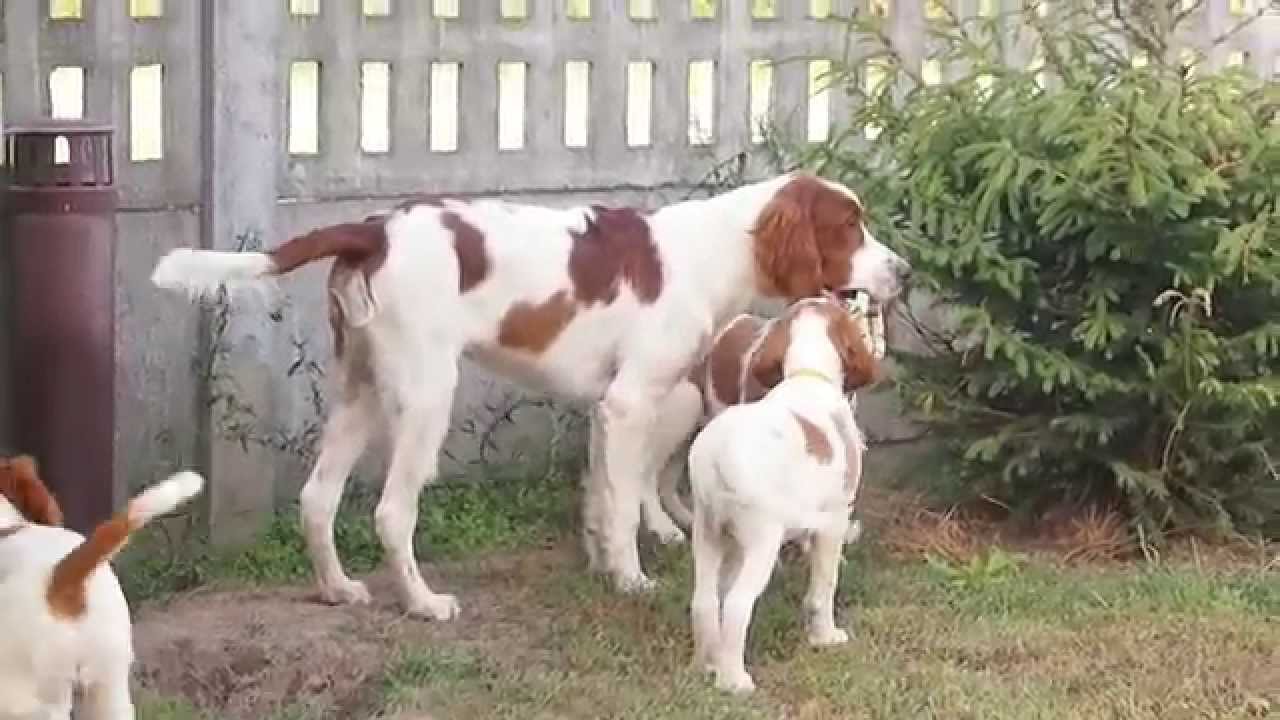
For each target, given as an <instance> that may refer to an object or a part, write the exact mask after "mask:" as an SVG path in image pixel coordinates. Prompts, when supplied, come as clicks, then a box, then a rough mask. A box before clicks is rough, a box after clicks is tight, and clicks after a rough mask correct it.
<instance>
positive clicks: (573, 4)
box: [564, 0, 591, 20]
mask: <svg viewBox="0 0 1280 720" xmlns="http://www.w3.org/2000/svg"><path fill="white" fill-rule="evenodd" d="M564 14H565V15H566V16H567V17H568V18H569V19H570V20H590V19H591V0H564Z"/></svg>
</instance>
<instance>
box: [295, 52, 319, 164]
mask: <svg viewBox="0 0 1280 720" xmlns="http://www.w3.org/2000/svg"><path fill="white" fill-rule="evenodd" d="M319 152H320V63H318V62H316V61H315V60H297V61H294V62H292V63H290V64H289V154H290V155H315V154H317V153H319Z"/></svg>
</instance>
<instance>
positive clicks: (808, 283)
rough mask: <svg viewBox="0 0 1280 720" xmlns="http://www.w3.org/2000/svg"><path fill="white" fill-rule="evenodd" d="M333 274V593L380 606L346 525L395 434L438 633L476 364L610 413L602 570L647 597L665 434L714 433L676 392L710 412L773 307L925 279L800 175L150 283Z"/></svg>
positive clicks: (433, 218) (325, 449)
mask: <svg viewBox="0 0 1280 720" xmlns="http://www.w3.org/2000/svg"><path fill="white" fill-rule="evenodd" d="M330 258H332V259H333V260H334V261H335V262H334V264H333V269H332V271H331V273H330V276H329V313H330V320H331V324H332V330H333V335H334V352H335V355H336V357H337V363H336V368H335V369H334V372H333V373H332V375H333V377H334V378H335V379H336V388H335V392H334V393H333V405H332V407H333V410H332V412H331V414H330V416H329V418H328V421H327V423H326V426H325V430H324V435H323V437H322V439H321V441H320V447H319V455H318V458H317V460H316V464H315V467H314V468H313V469H312V471H311V477H310V478H309V479H308V480H307V483H306V486H305V487H304V488H303V490H302V497H301V506H302V508H301V509H302V521H303V529H304V532H305V535H306V540H307V549H308V551H309V552H310V555H311V561H312V564H313V566H314V568H315V571H316V575H317V579H318V581H319V585H320V594H321V597H323V598H324V599H326V600H328V601H330V602H335V603H364V602H368V601H369V592H368V590H367V589H366V588H365V586H364V584H362V583H360V582H359V581H356V580H352V579H351V578H349V577H348V576H347V574H346V573H345V572H344V571H343V568H342V564H341V562H340V561H339V559H338V554H337V550H336V548H335V547H334V544H333V521H334V515H335V513H336V512H337V509H338V502H339V500H340V498H341V497H342V489H343V486H344V485H345V483H346V481H347V476H348V474H349V473H350V471H351V468H352V467H353V465H354V464H355V462H356V460H357V459H358V458H359V457H360V455H361V454H362V453H363V452H364V450H365V449H366V447H367V446H368V444H369V443H370V441H372V440H373V439H374V438H375V437H376V434H378V433H382V432H387V433H388V434H389V436H390V439H391V463H390V466H389V469H388V472H387V479H386V483H385V485H384V487H383V490H382V498H381V500H380V501H379V503H378V507H377V510H376V511H375V521H376V523H375V524H376V526H377V531H378V535H379V537H380V539H381V540H382V543H383V546H384V547H385V548H386V550H387V559H388V562H389V563H390V564H391V566H392V568H393V570H394V574H395V578H396V581H397V582H396V586H397V589H398V591H399V593H400V599H401V602H402V603H403V605H404V606H405V608H406V609H407V611H408V612H409V614H411V615H417V616H422V617H432V618H436V619H441V620H447V619H449V618H452V617H454V616H455V615H456V614H457V613H458V610H459V606H458V602H457V600H456V599H455V598H454V597H453V596H452V595H448V594H443V593H437V592H434V591H432V589H431V588H430V587H428V586H427V584H426V582H425V581H424V580H423V578H422V575H421V573H420V571H419V568H418V563H417V560H416V558H415V556H414V548H413V530H414V525H415V523H416V521H417V516H418V496H419V494H420V492H421V490H422V487H423V485H424V483H427V482H430V481H431V480H432V479H433V478H434V477H435V476H436V472H437V457H438V454H439V450H440V446H441V442H442V441H443V440H444V437H445V433H446V431H447V430H448V427H449V413H450V407H451V405H452V403H453V396H454V391H455V389H456V387H457V384H458V361H459V358H461V357H464V356H465V357H469V358H471V359H473V360H475V361H476V362H477V363H479V364H481V365H483V366H485V367H488V368H489V369H491V370H494V371H496V372H498V373H500V374H503V375H505V376H506V377H507V378H509V379H512V380H514V381H516V382H519V383H521V384H524V385H526V386H528V387H531V388H536V389H541V390H546V391H550V392H553V393H555V394H557V395H559V396H561V397H568V398H574V399H578V400H584V401H586V402H589V403H591V404H592V406H593V412H592V421H591V431H590V434H591V438H590V446H589V451H588V463H589V468H590V469H589V471H588V473H587V477H588V478H589V479H590V480H591V481H590V482H588V484H587V487H586V489H585V494H584V499H583V528H584V540H585V545H586V550H587V557H588V561H589V562H590V563H591V565H592V567H594V568H596V569H598V570H603V571H606V572H608V573H609V575H610V576H611V577H612V578H613V580H614V584H615V585H616V586H617V587H618V588H621V589H624V590H643V589H647V588H649V587H651V586H652V581H650V580H649V578H648V577H646V576H645V574H644V572H643V571H642V569H641V566H640V556H639V553H638V551H637V545H636V542H637V537H636V536H637V532H638V530H639V522H640V505H641V496H642V488H643V487H644V481H645V479H646V478H648V477H652V474H653V473H655V472H656V471H657V469H658V467H657V463H658V462H659V461H660V460H661V459H665V458H666V457H667V456H668V454H669V452H658V451H657V450H656V449H655V448H654V441H653V434H654V430H655V428H656V427H658V426H659V425H663V426H666V425H670V424H672V423H673V422H676V421H679V422H688V423H689V424H688V425H687V426H686V427H685V428H683V429H682V430H681V431H680V433H679V435H681V436H684V435H687V434H688V433H689V432H691V431H692V430H693V427H694V425H693V423H694V422H696V420H697V417H696V415H695V416H693V417H692V418H679V419H673V418H667V417H659V416H658V414H657V409H658V408H659V407H661V406H662V405H663V403H664V401H665V399H666V398H667V397H668V396H669V395H671V394H672V393H674V392H679V393H681V394H682V395H685V396H689V395H692V396H695V397H696V394H697V389H696V388H694V387H693V386H692V384H691V383H689V382H688V380H687V377H688V372H689V369H690V368H691V367H692V366H693V365H694V364H695V363H696V362H697V359H698V357H699V356H700V355H701V353H703V352H705V349H706V347H707V346H708V345H709V344H710V342H711V336H712V333H713V332H714V331H715V329H716V328H718V327H720V326H721V325H722V324H723V323H724V322H725V321H726V320H728V319H729V318H731V317H733V316H734V315H736V314H737V313H739V312H742V311H743V310H745V309H746V308H747V306H748V305H749V304H750V302H751V301H752V300H753V299H755V298H759V297H772V298H784V299H787V300H795V299H798V298H802V297H812V296H816V295H819V294H821V293H823V292H832V291H834V292H851V291H853V290H864V291H866V292H868V293H869V294H870V295H871V296H872V297H874V298H875V299H877V300H881V301H884V300H888V299H891V298H892V297H894V296H896V295H897V294H898V293H899V292H900V291H901V290H902V287H903V283H904V282H905V280H906V277H907V275H908V273H909V271H910V266H909V265H908V264H907V262H906V261H905V260H903V259H902V258H900V257H899V256H898V255H896V254H894V253H893V252H892V251H891V250H889V249H888V248H887V247H885V246H884V245H883V244H882V243H880V242H878V241H877V240H876V239H875V237H873V236H872V234H871V233H870V232H869V231H868V230H867V228H866V225H865V223H864V222H863V208H862V204H861V202H860V201H859V200H858V198H857V197H856V196H855V195H854V194H853V192H852V191H850V190H849V189H848V188H846V187H844V186H842V185H839V184H837V183H833V182H830V181H828V180H824V179H822V178H819V177H816V176H813V175H807V174H802V173H793V174H787V175H782V176H779V177H776V178H773V179H770V180H766V181H763V182H758V183H754V184H751V185H746V186H743V187H740V188H737V189H734V190H731V191H729V192H726V193H723V194H721V195H718V196H716V197H712V198H707V199H699V200H690V201H686V202H680V203H674V204H671V205H668V206H666V207H663V208H660V209H658V210H656V211H654V212H652V213H644V212H640V211H638V210H635V209H632V208H620V207H614V208H609V207H598V206H595V207H589V208H573V209H567V210H555V209H551V208H546V207H538V206H533V205H523V204H517V203H513V202H506V201H502V200H474V201H467V200H462V199H453V198H444V197H426V198H421V199H416V200H414V201H411V202H407V203H405V204H403V205H402V206H400V207H398V208H396V209H395V210H393V211H392V212H390V213H388V214H385V215H377V216H373V217H370V218H367V219H366V220H364V221H363V222H355V223H344V224H340V225H333V226H330V227H325V228H320V229H317V230H315V231H312V232H310V233H307V234H306V235H302V236H300V237H296V238H293V239H292V240H289V241H287V242H285V243H284V244H282V245H280V246H279V247H277V248H275V249H274V250H271V251H270V252H242V253H235V252H214V251H209V250H193V249H187V248H183V249H178V250H174V251H173V252H172V253H170V254H169V255H167V256H165V257H164V258H163V259H161V260H160V262H159V263H158V264H157V265H156V268H155V271H154V272H153V274H152V280H153V282H155V284H156V285H158V286H160V287H165V288H173V289H177V290H182V291H184V292H187V293H190V294H192V295H195V296H206V295H211V294H216V293H217V292H218V291H219V290H220V289H221V288H223V287H228V286H229V287H235V286H237V285H245V284H250V285H252V284H255V283H262V282H268V281H270V279H271V278H275V277H278V276H281V275H284V274H286V273H289V272H291V271H293V270H295V269H296V268H299V267H302V266H303V265H306V264H308V263H312V262H316V261H320V260H324V259H330ZM667 520H668V521H669V518H667Z"/></svg>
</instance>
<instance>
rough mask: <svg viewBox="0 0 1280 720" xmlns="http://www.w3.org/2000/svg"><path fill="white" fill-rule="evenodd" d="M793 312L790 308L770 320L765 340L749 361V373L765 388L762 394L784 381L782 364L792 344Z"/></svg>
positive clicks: (765, 331) (766, 328) (751, 377)
mask: <svg viewBox="0 0 1280 720" xmlns="http://www.w3.org/2000/svg"><path fill="white" fill-rule="evenodd" d="M793 314H794V312H793V310H790V309H789V310H788V311H787V312H786V313H785V314H783V315H782V316H781V317H777V318H774V319H773V320H770V321H769V323H768V324H767V325H766V326H765V328H764V333H765V336H764V340H763V341H761V343H760V346H759V347H757V348H756V352H755V354H754V355H753V356H752V357H751V358H750V360H749V361H748V362H749V363H750V371H749V372H748V373H747V374H748V376H749V377H750V379H752V380H754V381H755V382H756V383H759V385H760V387H761V388H763V390H762V392H761V396H763V393H765V392H768V391H769V390H770V389H772V388H773V386H775V385H777V384H778V383H780V382H782V365H783V361H784V360H786V357H787V348H788V347H789V346H790V345H791V318H792V315H793ZM756 399H759V398H756Z"/></svg>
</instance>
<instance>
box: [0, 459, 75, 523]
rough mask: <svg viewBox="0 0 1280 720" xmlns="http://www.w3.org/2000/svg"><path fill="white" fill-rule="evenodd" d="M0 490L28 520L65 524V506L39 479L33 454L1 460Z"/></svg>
mask: <svg viewBox="0 0 1280 720" xmlns="http://www.w3.org/2000/svg"><path fill="white" fill-rule="evenodd" d="M0 494H2V495H4V497H5V498H6V499H7V500H8V501H9V502H10V503H12V504H13V506H14V507H15V508H17V509H18V512H20V513H22V516H23V517H25V518H26V519H27V520H28V521H29V522H33V523H37V524H40V525H53V526H55V527H61V526H62V508H60V507H58V501H57V500H55V499H54V497H53V495H51V494H50V493H49V489H48V488H47V487H45V484H44V482H43V481H42V480H40V471H39V469H38V468H37V467H36V461H35V458H33V457H31V456H30V455H19V456H17V457H13V458H8V459H6V460H3V461H0Z"/></svg>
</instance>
